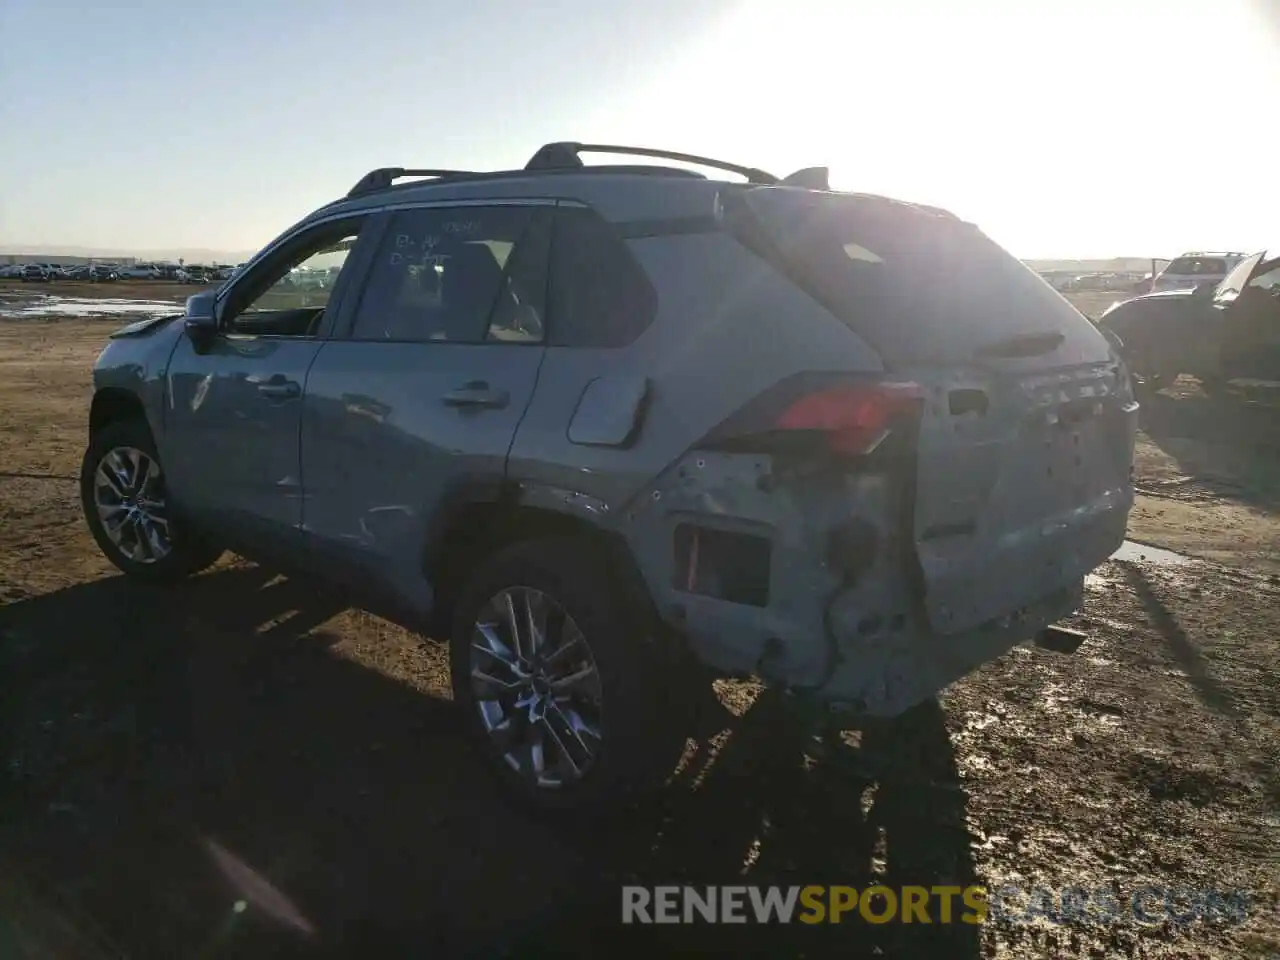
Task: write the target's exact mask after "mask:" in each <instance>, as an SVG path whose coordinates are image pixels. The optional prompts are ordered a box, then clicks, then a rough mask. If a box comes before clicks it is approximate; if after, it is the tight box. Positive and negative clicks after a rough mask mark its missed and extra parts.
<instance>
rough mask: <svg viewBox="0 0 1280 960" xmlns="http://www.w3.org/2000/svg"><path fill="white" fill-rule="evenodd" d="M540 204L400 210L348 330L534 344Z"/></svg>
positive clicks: (364, 334)
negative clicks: (350, 328) (353, 322)
mask: <svg viewBox="0 0 1280 960" xmlns="http://www.w3.org/2000/svg"><path fill="white" fill-rule="evenodd" d="M549 222H550V209H549V208H545V207H531V206H509V207H502V206H495V207H455V208H425V209H418V210H401V211H399V212H397V213H396V214H395V215H394V217H393V218H392V221H391V223H390V224H389V226H388V228H387V232H386V233H385V234H384V236H383V239H382V243H381V246H380V247H379V249H378V251H377V253H376V254H375V255H374V259H373V265H372V266H371V267H370V268H369V278H368V281H367V283H366V284H365V290H364V293H363V295H362V296H361V299H360V305H359V307H358V308H357V311H356V319H355V326H354V328H353V331H352V338H353V339H356V340H383V341H399V342H424V341H431V342H438V343H486V342H503V343H541V342H543V339H544V329H543V319H542V317H543V299H544V295H545V288H546V257H547V244H548V233H549Z"/></svg>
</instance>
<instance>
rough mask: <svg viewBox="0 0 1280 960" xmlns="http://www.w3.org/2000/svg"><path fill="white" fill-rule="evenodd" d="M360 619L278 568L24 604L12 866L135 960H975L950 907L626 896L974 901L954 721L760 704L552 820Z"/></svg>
mask: <svg viewBox="0 0 1280 960" xmlns="http://www.w3.org/2000/svg"><path fill="white" fill-rule="evenodd" d="M341 608H342V602H341V601H340V600H338V599H335V598H332V597H326V596H325V595H324V594H319V593H317V592H316V591H315V590H314V589H312V588H310V587H308V586H307V585H305V584H303V583H300V582H295V581H294V580H291V579H283V578H276V577H274V576H273V575H272V574H271V573H269V572H267V571H264V570H261V569H259V568H256V567H243V568H232V569H228V570H218V571H215V572H213V573H210V574H206V575H204V576H202V577H198V578H195V579H194V580H193V581H191V582H189V583H187V584H185V585H183V586H181V587H179V588H176V589H172V590H168V591H163V590H159V589H149V588H146V587H142V586H138V585H136V584H133V583H130V582H127V581H126V580H125V579H124V578H122V577H113V578H108V579H104V580H100V581H97V582H93V583H88V584H83V585H79V586H75V587H71V588H68V589H66V590H62V591H59V592H57V593H54V594H50V595H46V596H43V597H38V598H34V599H30V600H25V601H22V602H18V603H14V604H9V605H7V606H5V607H0V685H2V686H3V689H0V696H2V699H0V704H2V706H0V711H3V713H4V715H3V716H0V729H3V730H4V731H6V733H5V734H4V736H5V737H6V738H7V739H6V740H4V741H0V748H3V751H4V760H5V768H4V772H3V774H2V776H3V778H4V782H3V783H0V786H3V790H2V791H0V824H3V825H7V826H0V856H3V857H4V858H5V859H6V861H7V862H9V863H12V864H15V865H16V867H17V868H18V869H21V870H22V871H23V874H24V880H25V881H26V882H27V884H28V887H29V888H30V889H35V890H40V891H42V896H43V897H44V898H45V900H46V902H48V903H51V904H54V905H56V908H57V909H59V910H60V911H62V913H63V914H64V915H70V916H72V917H73V918H80V919H79V920H78V921H76V922H79V923H81V924H82V925H93V926H96V927H97V928H101V930H102V931H103V936H104V937H105V938H107V939H110V940H112V941H114V942H115V943H116V944H118V945H119V948H120V949H121V951H122V952H123V953H124V954H125V955H127V956H131V957H151V956H156V957H179V956H183V957H185V956H194V955H197V954H199V955H201V956H226V957H237V958H243V957H257V956H264V957H289V956H342V957H345V956H359V957H364V956H378V957H400V956H414V957H417V956H424V955H428V954H429V953H433V952H436V953H441V954H442V955H447V956H460V955H467V956H485V957H489V956H498V955H503V954H504V953H506V954H509V955H514V956H542V955H551V954H552V953H554V954H555V955H557V956H565V955H585V954H589V953H594V952H595V951H597V950H599V949H600V948H602V947H605V946H607V947H608V949H609V950H610V952H611V953H613V954H617V953H619V952H622V953H626V954H628V955H630V954H635V955H641V954H644V955H646V956H652V955H653V951H654V950H660V951H662V952H663V953H673V952H675V953H691V952H698V953H707V952H716V953H719V952H723V951H726V950H732V951H733V952H734V953H737V954H739V955H767V956H789V955H795V954H799V953H803V954H804V955H806V956H822V955H838V956H841V957H849V956H862V955H870V954H872V953H875V954H877V955H901V956H911V957H922V956H938V957H948V958H953V957H958V958H963V957H976V956H978V954H979V928H978V927H976V926H972V925H969V924H965V923H959V922H955V923H951V924H941V923H938V922H936V921H937V919H938V918H937V914H936V910H935V912H934V921H935V922H934V923H932V924H929V925H924V924H920V923H914V924H900V923H897V922H893V923H884V924H869V923H867V922H865V921H863V920H861V919H860V918H858V917H857V916H856V912H855V913H854V914H850V915H847V916H846V917H845V918H844V922H843V923H841V924H838V925H829V924H828V925H822V926H814V927H806V926H804V925H801V924H792V925H790V926H788V927H785V928H784V927H781V926H774V927H770V928H760V927H756V926H754V925H749V926H747V927H724V926H717V927H710V926H698V927H683V926H681V927H661V928H658V927H644V928H638V927H623V926H621V925H620V923H619V916H620V904H621V891H620V887H621V885H622V884H625V883H633V884H647V885H654V884H664V883H675V884H721V885H723V884H737V883H743V884H745V883H750V884H762V885H765V884H779V885H783V886H792V885H799V886H803V885H807V884H842V885H850V886H854V887H858V888H864V887H866V886H868V885H870V884H874V883H883V884H887V885H888V886H890V887H895V886H899V885H902V884H911V885H922V886H926V887H930V886H934V885H940V884H945V885H956V886H964V885H966V884H968V883H972V882H973V881H974V868H973V863H972V860H971V856H970V844H971V841H972V838H971V836H970V833H969V831H968V829H967V827H966V820H965V793H964V791H963V789H962V788H961V787H960V785H959V779H958V776H957V771H956V768H955V762H954V758H953V754H952V749H951V745H950V741H949V739H948V736H947V730H946V726H945V722H944V716H943V714H942V711H941V710H940V708H938V707H937V706H936V704H930V705H927V706H925V707H922V708H919V709H917V710H916V711H913V712H912V713H910V714H909V715H907V716H906V717H905V718H902V719H900V720H899V721H896V722H894V723H889V724H881V725H876V726H868V727H867V728H866V729H863V730H861V731H854V732H846V733H845V734H843V735H842V736H834V735H832V736H828V737H826V738H825V740H823V741H822V742H819V741H816V740H815V739H814V738H813V737H812V736H811V735H810V728H809V727H807V726H806V725H805V724H804V723H802V722H801V721H800V720H799V719H798V717H797V715H796V713H795V712H794V711H791V710H788V709H786V708H785V706H784V705H783V704H781V703H780V702H779V700H778V699H777V698H775V697H772V696H768V695H765V696H761V697H759V698H758V699H757V700H756V701H755V702H754V703H753V704H752V705H751V706H750V708H749V709H747V710H746V712H745V713H744V714H743V715H742V716H741V717H737V718H732V723H731V724H730V729H729V731H728V733H727V734H726V733H723V732H722V733H720V734H719V735H718V736H713V737H708V738H706V739H703V740H700V741H699V742H698V744H697V748H696V751H695V755H694V756H693V758H692V760H691V761H690V763H689V765H688V767H687V768H686V769H685V770H684V771H683V773H682V774H680V775H678V776H677V778H676V780H675V781H674V782H673V784H672V786H671V788H670V789H669V790H668V791H667V792H666V793H665V794H663V795H662V797H661V798H660V800H658V801H655V802H654V803H652V804H651V805H650V806H649V807H647V808H645V809H641V810H637V811H634V812H633V813H632V814H630V815H628V816H626V817H624V818H622V819H620V820H618V821H617V822H615V823H613V824H612V825H608V826H606V825H595V826H587V825H585V824H583V823H579V822H575V821H572V820H569V821H565V822H558V823H554V824H548V823H546V822H542V821H536V820H533V819H531V818H529V817H527V816H524V815H522V814H520V813H518V812H517V811H515V810H513V809H511V808H510V807H508V806H506V805H504V804H503V802H502V801H501V800H500V799H499V798H498V796H497V794H496V793H495V789H494V785H493V782H492V780H491V779H490V778H489V776H488V775H487V774H486V772H485V771H484V770H483V768H482V766H481V764H480V762H479V760H478V759H477V757H476V755H475V754H474V752H473V750H472V749H471V747H470V745H469V744H467V743H466V742H465V739H464V738H463V737H462V736H460V727H461V724H460V722H459V720H460V718H459V717H458V715H457V714H456V712H455V710H454V708H453V706H452V704H450V703H448V702H447V701H445V700H442V699H438V698H434V697H432V696H429V695H426V694H424V693H422V692H421V691H420V690H418V689H415V688H414V687H413V686H411V685H410V684H409V683H405V682H401V681H399V680H395V679H392V678H391V677H390V676H388V675H386V674H384V673H382V672H379V671H376V670H373V669H370V668H368V667H366V666H363V665H361V664H359V663H356V662H354V661H353V660H352V659H350V658H349V657H347V656H345V655H344V654H343V650H342V647H341V640H342V638H341V637H340V636H339V635H338V634H337V633H336V632H334V631H333V630H332V629H331V626H330V625H329V624H328V621H329V620H330V619H331V618H332V617H333V616H334V614H336V613H338V612H339V611H340V610H341ZM655 695H658V696H660V695H661V692H660V691H655ZM846 741H859V742H856V743H850V742H846ZM881 909H883V907H882V906H881ZM960 911H961V905H960V903H959V900H958V898H957V902H956V916H957V918H958V916H959V913H960ZM2 919H3V918H0V920H2ZM11 919H12V918H11Z"/></svg>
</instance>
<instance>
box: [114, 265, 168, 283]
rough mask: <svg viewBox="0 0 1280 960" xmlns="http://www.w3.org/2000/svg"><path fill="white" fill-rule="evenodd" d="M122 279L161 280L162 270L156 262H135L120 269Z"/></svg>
mask: <svg viewBox="0 0 1280 960" xmlns="http://www.w3.org/2000/svg"><path fill="white" fill-rule="evenodd" d="M120 279H122V280H159V279H160V271H159V270H158V269H157V268H156V267H155V265H154V264H149V263H135V264H133V266H130V267H125V268H124V269H123V270H121V271H120Z"/></svg>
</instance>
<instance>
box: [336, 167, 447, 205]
mask: <svg viewBox="0 0 1280 960" xmlns="http://www.w3.org/2000/svg"><path fill="white" fill-rule="evenodd" d="M471 175H472V174H471V173H470V172H469V171H466V170H409V169H406V168H404V167H379V168H378V169H377V170H370V171H369V172H368V173H366V174H365V175H364V176H363V177H361V178H360V180H359V182H358V183H357V184H356V185H355V186H354V187H352V188H351V189H350V190H348V191H347V197H348V199H350V198H351V197H358V196H361V195H362V194H366V193H373V192H375V191H377V190H385V189H387V187H389V186H391V184H392V183H394V182H395V181H396V180H399V179H400V178H401V177H466V176H471Z"/></svg>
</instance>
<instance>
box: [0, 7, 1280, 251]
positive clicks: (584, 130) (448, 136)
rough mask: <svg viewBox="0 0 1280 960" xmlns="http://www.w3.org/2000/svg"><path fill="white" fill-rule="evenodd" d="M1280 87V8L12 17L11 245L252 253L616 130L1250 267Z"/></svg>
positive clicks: (197, 12)
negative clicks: (319, 211)
mask: <svg viewBox="0 0 1280 960" xmlns="http://www.w3.org/2000/svg"><path fill="white" fill-rule="evenodd" d="M1276 91H1280V0H964V2H960V0H786V2H777V0H775V2H757V0H558V2H557V0H541V2H535V3H531V2H528V0H523V2H519V3H517V2H514V0H454V2H452V3H447V4H446V3H443V2H440V0H417V2H407V3H395V4H379V3H374V2H352V0H200V2H192V0H134V2H133V3H131V4H129V5H127V6H119V5H113V4H109V3H102V2H100V0H0V130H3V134H0V137H2V142H3V149H0V244H5V245H13V244H22V245H24V246H29V247H38V246H40V245H49V244H76V245H83V246H94V247H109V248H116V249H131V248H150V249H156V248H161V249H163V248H178V247H203V248H210V249H216V250H227V251H242V250H252V249H256V248H257V247H258V246H260V245H261V244H263V243H264V242H266V241H267V240H269V239H270V238H271V237H273V236H274V235H275V234H276V233H278V232H279V230H281V229H282V228H283V227H285V226H287V225H288V224H289V223H291V222H292V221H293V220H295V219H297V218H298V217H299V216H301V215H303V214H304V213H306V212H307V211H308V210H310V209H311V208H313V207H315V206H316V205H318V204H320V203H322V202H325V201H327V200H329V199H332V198H333V197H335V196H337V195H338V194H340V193H342V192H344V191H345V190H346V189H347V188H348V187H350V185H351V184H352V183H354V182H355V180H357V179H358V178H359V176H360V175H361V174H363V173H364V172H365V171H366V170H368V169H369V168H372V167H376V166H388V165H406V166H411V165H419V166H445V167H463V168H481V169H483V168H499V167H512V166H520V165H522V164H523V163H524V161H525V160H526V159H527V158H528V157H529V156H530V155H531V154H532V153H533V151H534V149H535V148H536V147H537V146H539V145H540V144H542V143H544V142H546V141H549V140H597V141H613V142H623V143H635V144H644V145H650V146H664V147H668V148H671V149H676V150H686V151H690V152H696V153H705V154H709V155H712V156H721V157H724V158H725V159H730V160H736V161H739V162H743V163H750V164H753V165H755V166H760V167H764V168H765V169H770V170H773V171H774V172H776V173H787V172H790V171H791V170H792V169H794V168H797V167H801V166H809V165H818V164H826V165H829V166H830V167H831V169H832V179H833V183H834V185H835V186H837V187H842V188H845V189H856V190H864V191H870V192H878V193H885V194H889V195H892V196H896V197H900V198H903V199H908V200H918V201H921V202H926V203H935V204H939V205H942V206H946V207H948V208H950V209H952V210H954V211H955V212H956V213H958V214H960V215H961V216H964V217H965V218H967V219H971V220H974V221H976V222H977V223H979V224H980V225H981V226H982V227H983V228H984V229H986V231H987V232H988V233H989V234H991V236H993V237H994V238H995V239H996V240H998V241H1000V242H1001V243H1003V244H1005V245H1006V246H1007V247H1009V249H1011V250H1012V251H1013V252H1014V253H1016V254H1018V255H1020V256H1023V257H1073V256H1082V257H1085V256H1097V257H1104V256H1114V255H1127V256H1171V255H1173V254H1175V253H1177V252H1179V251H1181V250H1184V249H1195V248H1200V249H1209V248H1225V249H1243V250H1248V249H1252V248H1259V247H1262V246H1266V245H1267V244H1268V243H1274V242H1277V237H1276V234H1278V233H1280V192H1277V191H1276V190H1275V189H1274V184H1273V183H1272V182H1271V179H1270V176H1269V175H1270V174H1272V173H1274V171H1275V169H1276V167H1275V157H1276V150H1277V143H1280V132H1278V129H1280V128H1277V124H1276V113H1275V102H1274V97H1275V93H1276ZM1264 98H1265V99H1264ZM1250 181H1252V184H1251V183H1250ZM1254 184H1256V186H1254Z"/></svg>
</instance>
